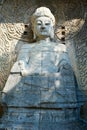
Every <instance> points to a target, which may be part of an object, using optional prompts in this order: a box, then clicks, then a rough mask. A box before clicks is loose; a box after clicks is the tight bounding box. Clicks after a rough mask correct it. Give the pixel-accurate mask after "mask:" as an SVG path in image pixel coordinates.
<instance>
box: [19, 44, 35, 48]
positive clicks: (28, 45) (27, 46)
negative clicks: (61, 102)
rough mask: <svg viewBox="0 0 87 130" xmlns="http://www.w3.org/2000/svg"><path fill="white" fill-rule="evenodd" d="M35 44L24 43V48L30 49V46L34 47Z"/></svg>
mask: <svg viewBox="0 0 87 130" xmlns="http://www.w3.org/2000/svg"><path fill="white" fill-rule="evenodd" d="M34 46H35V43H27V42H25V43H24V44H23V45H22V49H29V48H32V47H34Z"/></svg>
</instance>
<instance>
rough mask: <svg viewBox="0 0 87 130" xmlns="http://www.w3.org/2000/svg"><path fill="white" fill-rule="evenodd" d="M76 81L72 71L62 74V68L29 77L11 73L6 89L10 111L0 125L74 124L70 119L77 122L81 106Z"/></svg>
mask: <svg viewBox="0 0 87 130" xmlns="http://www.w3.org/2000/svg"><path fill="white" fill-rule="evenodd" d="M70 75H71V76H70ZM10 81H11V83H10ZM14 81H16V82H14ZM74 81H75V80H74V77H73V75H72V74H70V73H65V74H64V73H63V75H62V72H61V73H50V74H49V73H47V74H46V73H45V74H32V75H29V76H27V77H21V76H20V74H11V75H10V76H9V78H8V81H7V84H6V86H5V88H4V90H3V92H4V93H6V97H5V99H3V100H5V101H6V103H7V106H8V111H7V112H5V113H4V115H3V117H2V119H1V125H0V127H1V128H8V129H9V130H10V129H11V130H17V129H18V130H19V129H20V130H44V129H45V130H57V129H59V130H62V129H64V128H65V127H66V129H67V130H68V129H69V128H68V127H71V128H72V125H70V124H72V123H69V122H74V125H76V122H78V120H79V108H80V106H79V104H78V101H77V94H76V87H77V86H76V84H75V82H74ZM68 123H69V124H68ZM78 128H79V126H78ZM64 130H65V129H64ZM76 130H77V129H76Z"/></svg>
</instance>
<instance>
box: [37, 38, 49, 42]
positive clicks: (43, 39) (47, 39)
mask: <svg viewBox="0 0 87 130" xmlns="http://www.w3.org/2000/svg"><path fill="white" fill-rule="evenodd" d="M37 41H38V42H39V43H42V42H51V40H50V38H49V37H47V38H39V39H37Z"/></svg>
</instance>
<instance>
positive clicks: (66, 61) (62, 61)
mask: <svg viewBox="0 0 87 130" xmlns="http://www.w3.org/2000/svg"><path fill="white" fill-rule="evenodd" d="M60 48H61V51H60V52H59V61H58V64H57V66H58V71H62V70H69V69H71V68H72V67H71V63H70V58H69V55H68V52H67V49H66V46H65V45H61V46H60Z"/></svg>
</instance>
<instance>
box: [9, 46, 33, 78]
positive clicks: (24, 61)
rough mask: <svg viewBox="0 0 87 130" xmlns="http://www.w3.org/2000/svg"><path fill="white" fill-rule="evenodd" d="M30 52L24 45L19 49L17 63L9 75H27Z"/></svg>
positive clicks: (28, 47)
mask: <svg viewBox="0 0 87 130" xmlns="http://www.w3.org/2000/svg"><path fill="white" fill-rule="evenodd" d="M30 50H31V46H30V45H29V44H25V45H23V46H22V47H21V49H20V51H19V54H18V57H17V61H16V62H15V64H14V65H13V67H12V69H11V73H21V75H22V76H25V75H27V72H28V62H29V52H30Z"/></svg>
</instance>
